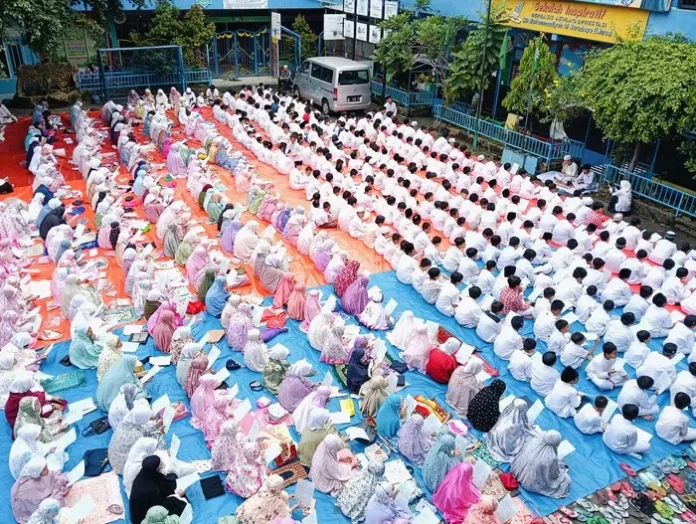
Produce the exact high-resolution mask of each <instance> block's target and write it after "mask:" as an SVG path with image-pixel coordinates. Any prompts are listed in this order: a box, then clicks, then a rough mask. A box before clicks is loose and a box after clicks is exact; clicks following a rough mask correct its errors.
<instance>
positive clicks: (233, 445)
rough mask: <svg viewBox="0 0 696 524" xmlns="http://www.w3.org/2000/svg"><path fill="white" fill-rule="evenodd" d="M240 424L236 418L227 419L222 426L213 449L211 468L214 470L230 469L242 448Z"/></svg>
mask: <svg viewBox="0 0 696 524" xmlns="http://www.w3.org/2000/svg"><path fill="white" fill-rule="evenodd" d="M243 438H244V437H243V436H242V435H241V432H240V431H239V424H238V423H237V421H236V420H234V419H229V420H226V421H225V422H223V423H222V426H220V434H219V435H218V438H217V439H216V440H215V442H214V443H213V447H212V449H211V456H212V460H211V468H212V469H213V470H220V471H229V470H231V469H232V467H233V466H234V461H235V460H237V455H238V454H239V453H241V450H242V442H243V441H242V439H243Z"/></svg>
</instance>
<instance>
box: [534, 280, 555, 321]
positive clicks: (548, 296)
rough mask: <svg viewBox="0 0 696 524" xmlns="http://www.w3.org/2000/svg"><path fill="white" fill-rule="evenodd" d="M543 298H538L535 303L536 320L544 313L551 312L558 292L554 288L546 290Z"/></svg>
mask: <svg viewBox="0 0 696 524" xmlns="http://www.w3.org/2000/svg"><path fill="white" fill-rule="evenodd" d="M542 295H543V296H542V297H541V298H537V299H536V301H535V302H534V318H535V319H537V318H539V317H540V316H541V314H542V313H544V312H546V311H551V302H552V301H553V299H554V297H555V296H556V290H555V289H554V288H552V287H547V288H544V291H543V293H542Z"/></svg>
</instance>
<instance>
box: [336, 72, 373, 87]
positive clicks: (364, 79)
mask: <svg viewBox="0 0 696 524" xmlns="http://www.w3.org/2000/svg"><path fill="white" fill-rule="evenodd" d="M369 80H370V75H369V74H368V72H367V69H360V70H358V71H341V72H340V73H339V74H338V85H340V86H353V85H359V84H367V83H368V82H369Z"/></svg>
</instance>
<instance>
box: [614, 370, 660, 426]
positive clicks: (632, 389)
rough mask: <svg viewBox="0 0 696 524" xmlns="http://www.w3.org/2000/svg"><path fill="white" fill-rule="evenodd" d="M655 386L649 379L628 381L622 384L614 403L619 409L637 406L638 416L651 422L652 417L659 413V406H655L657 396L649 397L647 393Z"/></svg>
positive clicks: (641, 377)
mask: <svg viewBox="0 0 696 524" xmlns="http://www.w3.org/2000/svg"><path fill="white" fill-rule="evenodd" d="M654 385H655V381H654V380H653V379H651V378H650V377H646V376H640V375H639V376H638V378H637V379H633V380H629V381H628V382H626V383H625V384H624V386H623V387H622V388H621V391H620V392H619V397H618V399H617V400H616V402H617V403H618V404H619V407H623V406H625V405H626V404H634V405H636V406H638V411H639V412H638V416H640V417H642V418H644V419H646V420H652V418H653V415H656V414H658V413H659V412H660V406H658V405H657V395H656V394H655V395H652V396H651V395H649V394H648V391H650V388H652V387H653V386H654Z"/></svg>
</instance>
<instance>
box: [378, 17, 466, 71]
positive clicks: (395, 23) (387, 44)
mask: <svg viewBox="0 0 696 524" xmlns="http://www.w3.org/2000/svg"><path fill="white" fill-rule="evenodd" d="M465 24H466V19H464V18H462V17H445V16H441V15H436V16H427V17H424V18H414V15H413V13H412V12H410V11H402V12H401V13H399V14H398V15H396V16H393V17H391V18H390V19H388V20H384V21H383V22H382V23H381V24H380V27H381V28H382V29H383V30H384V34H385V36H384V38H382V40H381V41H380V42H379V44H377V47H376V49H375V53H374V58H375V60H376V61H377V62H379V64H380V66H381V67H382V70H383V71H384V73H385V75H387V76H388V75H392V74H395V73H398V72H402V71H409V70H410V69H412V68H413V66H414V63H415V62H416V60H424V61H425V62H427V63H428V64H429V65H430V66H431V67H432V68H433V71H434V73H435V75H436V76H437V77H438V79H439V80H440V81H442V79H444V78H445V75H446V74H447V70H448V69H449V61H450V57H451V54H452V49H453V47H454V45H455V42H456V41H457V37H458V35H459V33H460V31H461V30H462V28H463V27H464V26H465Z"/></svg>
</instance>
